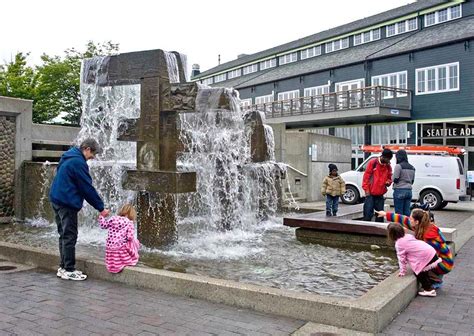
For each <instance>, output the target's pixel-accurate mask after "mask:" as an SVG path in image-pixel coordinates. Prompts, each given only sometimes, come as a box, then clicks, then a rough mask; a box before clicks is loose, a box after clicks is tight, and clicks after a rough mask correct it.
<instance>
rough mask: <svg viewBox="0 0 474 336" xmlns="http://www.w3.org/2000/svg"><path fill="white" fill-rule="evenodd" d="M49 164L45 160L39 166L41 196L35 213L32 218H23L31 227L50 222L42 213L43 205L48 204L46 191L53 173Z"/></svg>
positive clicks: (44, 225)
mask: <svg viewBox="0 0 474 336" xmlns="http://www.w3.org/2000/svg"><path fill="white" fill-rule="evenodd" d="M50 165H51V163H50V162H49V161H45V162H44V163H43V166H42V168H41V177H40V179H41V188H40V194H41V197H40V200H39V202H38V205H37V208H36V209H37V210H36V214H35V216H34V217H33V218H26V220H25V223H26V224H27V225H29V226H33V227H46V226H49V225H50V223H49V222H48V220H46V219H45V218H44V214H45V207H46V206H49V204H46V203H47V202H49V200H47V198H48V194H47V191H48V190H49V188H48V187H49V185H51V182H52V180H53V174H52V171H51V169H50V168H49V166H50Z"/></svg>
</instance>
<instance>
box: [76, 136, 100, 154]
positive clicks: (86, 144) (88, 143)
mask: <svg viewBox="0 0 474 336" xmlns="http://www.w3.org/2000/svg"><path fill="white" fill-rule="evenodd" d="M87 148H90V149H91V152H93V153H99V152H100V146H99V143H98V142H97V141H96V140H95V139H93V138H87V139H85V140H84V141H82V143H81V145H80V146H79V149H80V150H81V151H83V150H85V149H87Z"/></svg>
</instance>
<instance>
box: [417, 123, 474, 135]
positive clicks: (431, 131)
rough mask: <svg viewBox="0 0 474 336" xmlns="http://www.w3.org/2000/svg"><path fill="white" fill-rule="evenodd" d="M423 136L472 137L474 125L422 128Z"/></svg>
mask: <svg viewBox="0 0 474 336" xmlns="http://www.w3.org/2000/svg"><path fill="white" fill-rule="evenodd" d="M423 137H424V138H446V137H474V126H471V127H469V126H468V127H462V126H461V125H460V127H446V128H424V129H423Z"/></svg>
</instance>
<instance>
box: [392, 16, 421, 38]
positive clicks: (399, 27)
mask: <svg viewBox="0 0 474 336" xmlns="http://www.w3.org/2000/svg"><path fill="white" fill-rule="evenodd" d="M417 29H418V19H417V18H413V19H408V20H405V21H400V22H397V23H394V24H390V25H387V26H386V33H387V37H390V36H394V35H398V34H403V33H407V32H410V31H413V30H417Z"/></svg>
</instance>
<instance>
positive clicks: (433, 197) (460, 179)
mask: <svg viewBox="0 0 474 336" xmlns="http://www.w3.org/2000/svg"><path fill="white" fill-rule="evenodd" d="M379 156H380V154H373V155H371V156H370V157H369V158H368V159H367V160H365V161H364V162H363V163H362V164H361V165H360V166H359V167H358V168H357V169H356V170H352V171H348V172H345V173H342V174H341V176H342V178H343V179H344V181H346V190H347V191H346V193H345V194H344V195H343V196H342V202H343V203H346V204H356V203H359V202H360V201H361V199H362V198H363V197H364V190H363V189H362V178H363V176H364V171H365V168H366V167H367V163H368V162H369V160H370V159H372V158H374V157H379ZM408 162H410V164H412V165H413V166H414V167H415V169H416V173H415V183H414V184H413V200H414V201H416V200H420V201H421V202H422V203H428V204H429V205H430V208H431V209H433V210H435V209H442V208H444V207H445V206H446V205H447V204H448V203H449V202H452V203H456V202H458V201H459V200H460V199H462V198H463V197H465V195H466V177H465V175H464V169H463V166H462V162H461V160H460V159H459V158H458V157H457V156H449V155H420V154H410V153H408ZM395 163H396V159H395V154H394V155H393V159H392V162H391V165H392V171H393V168H394V166H395ZM385 197H387V198H393V190H392V187H390V188H388V192H387V193H386V194H385Z"/></svg>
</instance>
